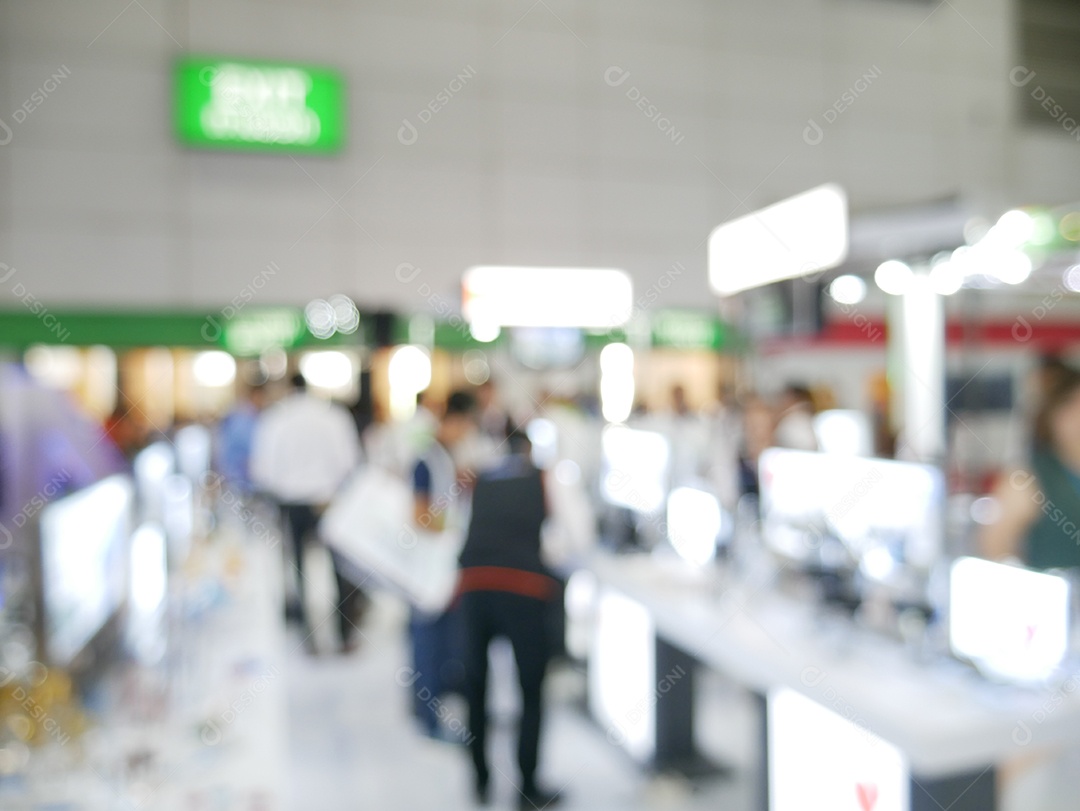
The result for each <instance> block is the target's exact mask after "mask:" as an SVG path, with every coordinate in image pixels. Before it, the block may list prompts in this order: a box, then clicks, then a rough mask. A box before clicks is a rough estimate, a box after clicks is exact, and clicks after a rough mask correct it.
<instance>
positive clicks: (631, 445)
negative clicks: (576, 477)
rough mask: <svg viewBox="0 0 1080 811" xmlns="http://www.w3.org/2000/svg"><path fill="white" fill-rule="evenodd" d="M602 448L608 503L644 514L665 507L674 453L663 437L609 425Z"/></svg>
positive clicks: (602, 485)
mask: <svg viewBox="0 0 1080 811" xmlns="http://www.w3.org/2000/svg"><path fill="white" fill-rule="evenodd" d="M601 448H602V451H603V460H602V465H601V477H600V492H601V493H602V494H603V496H604V499H605V500H606V501H608V502H609V503H611V504H616V505H618V506H620V507H627V508H629V509H631V510H634V511H635V512H640V513H654V512H657V511H658V510H660V509H661V508H662V507H663V506H664V499H665V497H666V496H667V487H668V463H669V460H670V457H671V450H670V448H669V445H668V441H667V439H665V438H664V436H663V435H662V434H658V433H654V432H652V431H637V430H634V429H632V428H626V427H625V426H622V425H609V426H608V427H606V428H605V429H604V433H603V436H602V438H601Z"/></svg>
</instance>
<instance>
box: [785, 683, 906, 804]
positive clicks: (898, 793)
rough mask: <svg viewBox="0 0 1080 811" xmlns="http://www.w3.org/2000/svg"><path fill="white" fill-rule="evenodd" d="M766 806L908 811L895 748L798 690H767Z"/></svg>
mask: <svg viewBox="0 0 1080 811" xmlns="http://www.w3.org/2000/svg"><path fill="white" fill-rule="evenodd" d="M768 730H769V732H768V734H769V753H768V759H769V811H909V809H910V807H911V805H910V802H911V800H910V793H911V778H910V772H909V769H908V766H907V763H906V761H905V760H904V757H903V755H902V754H901V753H900V751H899V750H898V749H897V748H896V747H895V746H892V745H891V744H889V743H887V742H885V741H884V740H882V739H881V738H879V737H878V736H876V735H874V734H873V732H871V731H870V730H868V729H865V728H864V727H861V726H859V725H858V724H855V723H853V722H852V721H849V720H847V719H846V718H844V717H843V716H842V715H840V714H838V713H836V712H833V711H832V710H831V709H829V708H827V707H824V706H822V705H821V704H818V703H817V702H815V701H812V700H811V699H809V698H807V697H806V696H804V695H802V694H801V693H797V692H795V691H794V690H790V689H788V688H780V689H777V690H774V691H772V692H771V693H769V696H768Z"/></svg>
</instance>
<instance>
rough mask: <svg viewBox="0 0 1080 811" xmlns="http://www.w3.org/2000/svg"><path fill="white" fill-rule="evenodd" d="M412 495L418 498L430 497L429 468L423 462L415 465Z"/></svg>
mask: <svg viewBox="0 0 1080 811" xmlns="http://www.w3.org/2000/svg"><path fill="white" fill-rule="evenodd" d="M412 481H413V493H414V494H415V495H418V496H430V495H431V468H429V467H428V464H427V462H424V461H423V460H421V461H419V462H417V463H416V467H414V468H413V474H412Z"/></svg>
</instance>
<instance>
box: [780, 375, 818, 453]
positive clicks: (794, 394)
mask: <svg viewBox="0 0 1080 811" xmlns="http://www.w3.org/2000/svg"><path fill="white" fill-rule="evenodd" d="M779 412H780V413H779V415H778V416H777V419H776V429H775V434H774V441H775V442H776V446H777V447H779V448H793V449H795V450H799V451H816V450H818V441H817V433H816V432H815V431H814V412H815V409H814V397H813V395H812V394H811V393H810V389H808V388H806V387H805V386H800V385H797V384H794V383H792V384H789V385H787V386H785V387H784V390H783V391H782V392H781V393H780V406H779Z"/></svg>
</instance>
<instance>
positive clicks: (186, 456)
mask: <svg viewBox="0 0 1080 811" xmlns="http://www.w3.org/2000/svg"><path fill="white" fill-rule="evenodd" d="M174 445H175V446H176V464H177V467H178V468H179V469H180V472H181V473H183V474H184V475H185V476H187V477H188V478H189V479H191V480H192V481H193V482H202V481H203V479H204V478H205V476H206V474H207V473H208V472H209V470H210V445H211V436H210V429H209V428H207V427H206V426H204V425H186V426H184V427H183V428H181V429H180V430H179V431H177V432H176V439H175V441H174Z"/></svg>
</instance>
